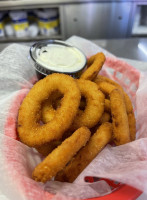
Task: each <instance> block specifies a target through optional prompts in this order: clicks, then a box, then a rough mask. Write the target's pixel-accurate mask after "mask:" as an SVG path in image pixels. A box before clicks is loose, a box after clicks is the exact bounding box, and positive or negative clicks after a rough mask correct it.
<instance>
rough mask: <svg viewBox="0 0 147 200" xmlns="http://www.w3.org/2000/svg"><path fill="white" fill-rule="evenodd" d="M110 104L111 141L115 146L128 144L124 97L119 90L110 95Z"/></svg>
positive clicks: (128, 133)
mask: <svg viewBox="0 0 147 200" xmlns="http://www.w3.org/2000/svg"><path fill="white" fill-rule="evenodd" d="M110 104H111V114H112V125H113V141H114V143H115V144H116V145H122V144H126V143H128V142H130V132H129V122H128V116H127V112H126V106H125V101H124V96H123V94H122V92H121V91H120V90H119V89H114V90H113V91H112V92H111V93H110Z"/></svg>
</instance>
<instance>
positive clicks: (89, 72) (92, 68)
mask: <svg viewBox="0 0 147 200" xmlns="http://www.w3.org/2000/svg"><path fill="white" fill-rule="evenodd" d="M104 62H105V55H104V54H103V53H97V54H96V55H94V56H92V58H89V60H88V65H87V67H88V68H87V69H86V70H85V71H84V72H83V74H82V75H81V77H80V79H85V80H94V79H95V78H96V77H97V75H98V73H99V71H100V70H101V68H102V66H103V64H104Z"/></svg>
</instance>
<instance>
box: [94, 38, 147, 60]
mask: <svg viewBox="0 0 147 200" xmlns="http://www.w3.org/2000/svg"><path fill="white" fill-rule="evenodd" d="M93 42H94V43H96V44H98V45H99V46H101V47H102V48H104V49H106V50H108V51H109V52H111V53H112V54H114V55H116V56H117V57H122V58H128V59H133V60H138V61H144V62H147V38H131V39H110V40H93Z"/></svg>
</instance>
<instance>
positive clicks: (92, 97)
mask: <svg viewBox="0 0 147 200" xmlns="http://www.w3.org/2000/svg"><path fill="white" fill-rule="evenodd" d="M76 81H77V83H78V86H79V88H80V91H81V96H84V97H85V99H86V107H85V109H84V110H83V111H82V110H78V113H77V115H76V117H75V119H74V121H73V123H72V125H71V129H72V130H76V129H77V128H79V127H81V126H86V127H88V128H91V127H93V126H95V125H96V124H97V123H98V121H99V120H100V118H101V116H102V114H103V112H104V99H105V97H104V95H103V93H102V92H101V91H100V90H98V87H97V85H96V84H95V83H94V82H91V81H89V80H82V79H79V80H76Z"/></svg>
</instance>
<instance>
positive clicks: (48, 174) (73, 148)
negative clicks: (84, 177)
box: [32, 127, 91, 182]
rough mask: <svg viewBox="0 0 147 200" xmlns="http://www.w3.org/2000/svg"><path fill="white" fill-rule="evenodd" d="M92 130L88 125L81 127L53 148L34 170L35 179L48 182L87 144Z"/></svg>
mask: <svg viewBox="0 0 147 200" xmlns="http://www.w3.org/2000/svg"><path fill="white" fill-rule="evenodd" d="M90 135H91V133H90V131H89V129H88V128H86V127H81V128H79V129H78V130H77V131H75V132H74V133H73V134H72V136H70V137H69V138H67V139H66V140H64V142H63V143H62V144H61V145H60V146H58V148H56V149H55V150H53V151H52V152H51V153H50V154H49V155H48V156H47V157H46V158H45V159H44V160H43V162H41V163H40V164H39V165H38V166H37V167H36V168H35V170H34V171H33V175H32V177H33V179H34V180H35V181H40V182H46V181H48V180H50V179H51V178H52V177H54V176H55V175H56V174H57V173H58V172H59V171H60V170H62V169H63V167H65V165H66V164H67V163H68V162H69V161H70V160H71V158H72V157H73V156H74V155H75V154H76V153H77V152H78V151H79V150H80V149H81V147H82V146H85V144H86V143H87V141H88V140H89V138H90Z"/></svg>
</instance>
